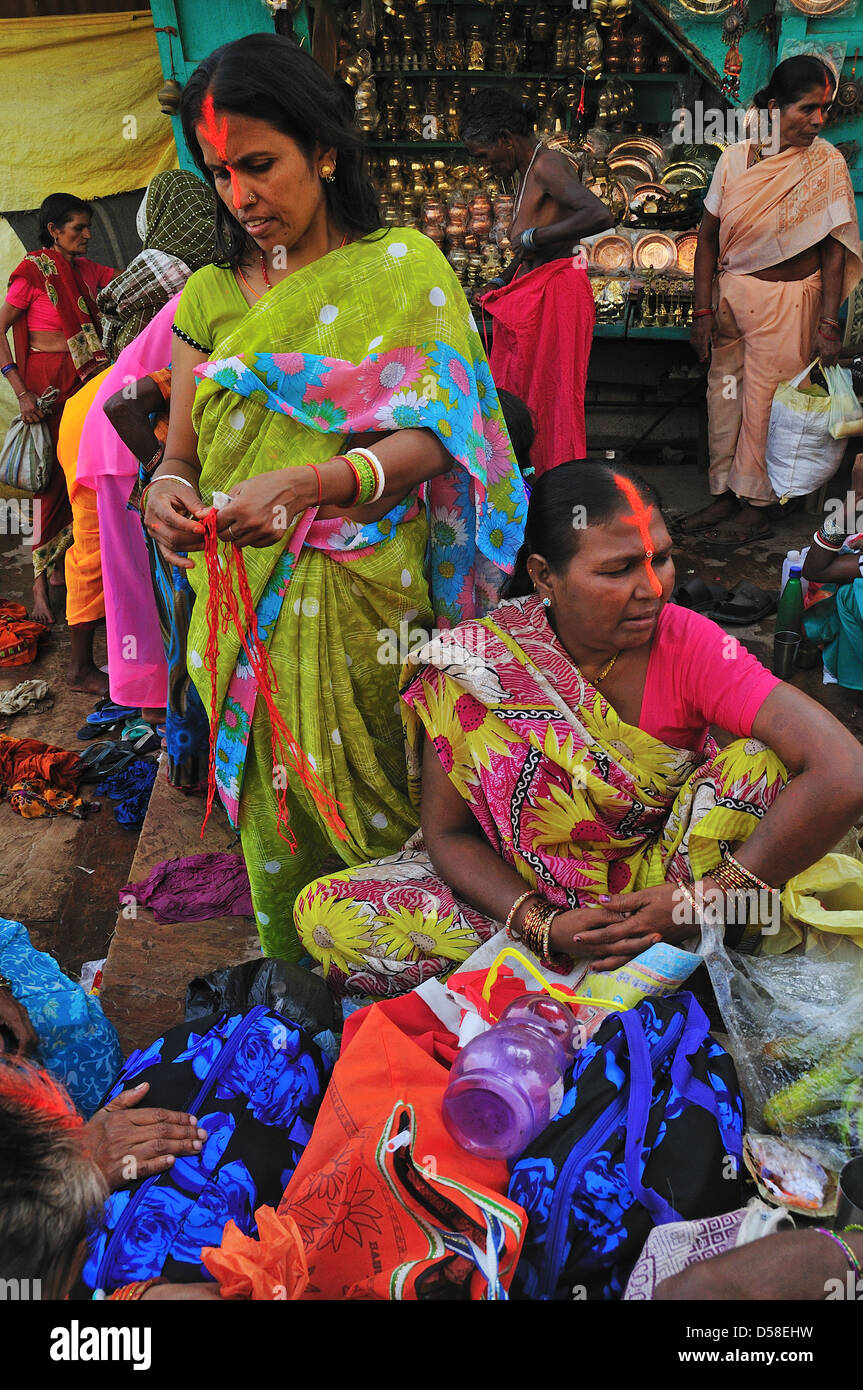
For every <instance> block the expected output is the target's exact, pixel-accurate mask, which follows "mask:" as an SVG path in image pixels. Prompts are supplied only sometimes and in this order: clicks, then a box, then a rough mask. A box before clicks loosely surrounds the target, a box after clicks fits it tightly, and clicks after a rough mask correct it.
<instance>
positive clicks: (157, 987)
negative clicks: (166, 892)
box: [102, 767, 261, 1052]
mask: <svg viewBox="0 0 863 1390" xmlns="http://www.w3.org/2000/svg"><path fill="white" fill-rule="evenodd" d="M204 807H205V802H204V798H203V797H200V796H185V795H183V794H182V793H180V792H177V791H175V790H174V789H173V788H172V787H170V786H169V785H168V782H167V779H166V777H165V773H164V768H163V767H160V769H159V775H158V776H157V778H156V782H155V785H154V787H153V793H152V795H151V797H150V805H149V808H148V810H147V818H146V820H145V821H144V826H143V829H142V831H141V837H140V839H139V841H138V849H137V852H136V854H135V859H134V862H133V864H132V867H131V870H130V873H129V876H128V879H126V880H124V883H125V882H129V883H139V882H140V881H141V880H142V879H145V878H146V877H147V875H148V874H149V873H150V871H151V870H152V869H154V868H155V867H156V865H157V864H161V863H163V862H164V861H165V860H167V859H178V858H184V857H185V856H187V855H191V854H204V853H208V852H210V853H218V852H220V851H221V852H224V851H228V852H230V853H233V854H237V855H239V853H240V844H239V839H238V837H237V836H236V835H235V834H234V832H233V830H232V829H231V827H230V826H229V824H228V820H227V817H226V815H225V813H224V811H223V810H222V808H221V807H220V806H219V803H218V799H217V800H216V804H215V805H214V807H213V814H212V815H211V817H210V820H209V823H208V825H207V829H206V831H205V832H204V838H203V839H201V838H200V835H201V823H202V821H203V818H204ZM122 886H123V884H120V885H119V887H121V888H122ZM260 954H261V947H260V943H259V941H258V933H257V930H256V928H255V923H254V918H252V917H217V918H213V919H211V920H209V921H205V922H179V923H175V924H165V925H163V926H158V925H157V924H156V922H155V921H154V918H153V914H152V912H151V911H150V910H149V908H146V907H140V906H137V905H128V906H122V907H120V909H119V911H118V913H117V919H116V927H115V931H114V936H113V939H112V941H111V949H110V951H109V953H108V960H107V963H106V965H105V973H104V980H103V985H102V1003H103V1005H104V1007H105V1012H106V1013H107V1015H108V1017H109V1018H110V1019H111V1022H112V1023H113V1024H114V1026H115V1027H116V1029H117V1032H118V1033H119V1034H120V1043H121V1045H122V1047H123V1050H124V1052H128V1051H129V1050H130V1049H131V1048H133V1047H146V1045H147V1044H148V1043H150V1042H152V1041H153V1039H154V1038H156V1037H158V1036H159V1035H160V1034H161V1033H163V1032H164V1031H165V1029H166V1028H171V1027H172V1026H173V1025H174V1024H175V1023H179V1022H180V1021H181V1020H182V1017H183V1001H184V998H185V993H186V985H187V984H188V982H189V981H190V980H192V979H194V978H195V976H196V975H206V974H207V973H208V972H209V971H211V970H217V969H219V968H220V967H222V966H226V965H239V964H241V962H242V961H244V960H251V959H252V958H253V957H254V956H260Z"/></svg>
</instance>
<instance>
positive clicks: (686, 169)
mask: <svg viewBox="0 0 863 1390" xmlns="http://www.w3.org/2000/svg"><path fill="white" fill-rule="evenodd" d="M659 178H660V182H661V183H664V184H665V185H666V187H668V186H669V185H671V184H675V185H676V186H677V187H678V188H706V187H707V185H708V184H709V182H710V177H709V175H708V173H707V170H706V169H702V167H701V165H700V164H694V163H689V162H687V163H684V162H683V161H682V160H681V162H680V163H679V164H669V166H668V168H667V169H665V170H664V171H663V172H662V173H661V174H660V176H659Z"/></svg>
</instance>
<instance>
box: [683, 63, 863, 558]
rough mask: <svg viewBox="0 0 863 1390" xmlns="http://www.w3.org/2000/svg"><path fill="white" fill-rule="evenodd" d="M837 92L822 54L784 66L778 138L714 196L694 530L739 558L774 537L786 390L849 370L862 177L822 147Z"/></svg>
mask: <svg viewBox="0 0 863 1390" xmlns="http://www.w3.org/2000/svg"><path fill="white" fill-rule="evenodd" d="M835 86H836V79H835V77H834V75H833V72H832V70H831V69H830V68H828V67H827V66H826V65H825V64H824V63H823V62H822V61H821V59H820V58H815V57H811V56H808V55H806V56H803V57H798V58H789V59H786V61H785V62H783V63H780V64H779V66H778V67H777V68H776V70H775V71H774V73H773V75H772V77H771V78H770V81H769V83H768V85H767V86H766V87H765V88H764V89H763V90H762V91H760V92H757V93H756V95H755V97H754V105H755V107H756V108H757V109H758V112H759V116H760V118H761V121H762V123H763V124H764V125H766V120H765V116H766V115H767V114H768V113H769V117H770V120H771V137H770V139H766V140H760V141H759V140H758V139H757V138H752V139H749V140H743V141H741V143H740V144H736V145H731V146H729V148H728V149H727V150H726V151H725V152H724V154H723V155H722V157H721V158H720V160H719V162H718V163H717V165H716V170H715V172H714V175H713V181H712V183H711V185H710V189H709V191H708V193H707V195H706V196H705V199H704V218H703V220H702V223H701V226H700V228H699V232H698V249H697V251H696V256H695V318H694V323H693V329H692V345H693V347H694V349H695V351H696V352H697V354H698V356H699V358H700V359H701V360H702V361H705V360H706V359H707V356H708V353H710V354H711V362H710V371H709V375H708V390H707V404H708V416H709V440H710V491H711V493H712V494H713V497H714V501H713V502H711V504H710V505H709V506H708V507H705V508H703V509H702V510H701V511H699V512H696V513H695V514H694V515H693V516H690V517H688V518H687V520H686V521H685V522H684V523H683V525H682V527H681V529H682V530H683V531H684V532H694V531H701V532H705V531H706V532H708V539H716V540H720V541H722V543H723V545H724V546H725V548H726V549H727V548H729V547H733V546H734V545H739V544H743V543H744V542H746V541H750V540H758V539H760V538H761V537H764V536H767V535H769V534H770V527H769V521H768V518H767V515H766V513H765V510H764V509H765V508H766V507H768V506H770V504H771V503H773V502H775V501H776V500H777V499H776V496H775V494H774V492H773V489H772V488H771V486H770V482H769V479H768V477H767V469H766V466H765V462H764V454H765V446H766V442H767V429H768V425H769V422H770V408H771V405H772V403H773V393H774V391H775V390H776V387H777V386H778V385H779V382H780V381H783V380H787V379H788V378H790V377H791V376H793V375H794V374H795V373H797V372H799V371H800V370H801V368H803V367H805V366H806V364H807V362H809V361H811V360H812V359H813V358H815V357H820V358H821V361H822V363H823V364H824V365H825V366H827V365H830V364H832V363H833V362H835V361H836V358H837V355H838V352H839V343H840V334H839V318H838V315H839V306H840V304H841V303H842V301H843V300H844V299H846V298H847V296H848V295H849V294H850V292H851V290H852V289H853V287H854V286H855V285H856V283H857V281H858V280H859V279H860V277H861V275H863V261H861V255H860V234H859V230H858V226H857V212H856V208H855V203H854V192H853V189H852V187H851V179H850V176H849V173H848V167H847V165H846V163H845V160H844V159H843V157H842V155H841V154H840V153H839V151H838V150H837V149H836V148H835V147H834V146H833V145H831V144H829V143H828V141H826V140H822V139H820V138H819V132H820V130H821V128H822V127H823V124H824V120H825V116H826V112H827V109H828V107H829V106H830V103H831V101H832V100H833V94H834V90H835ZM711 528H715V529H711Z"/></svg>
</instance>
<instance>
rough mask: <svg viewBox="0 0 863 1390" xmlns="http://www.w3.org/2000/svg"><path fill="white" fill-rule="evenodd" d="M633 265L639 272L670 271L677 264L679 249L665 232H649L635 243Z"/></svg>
mask: <svg viewBox="0 0 863 1390" xmlns="http://www.w3.org/2000/svg"><path fill="white" fill-rule="evenodd" d="M633 263H634V265H635V267H636V269H638V270H670V269H671V267H672V266H673V265H676V263H677V247H676V246H675V244H674V242H673V241H672V239H671V237H670V236H665V234H664V233H663V232H648V233H647V235H646V236H643V237H639V239H638V241H637V242H636V243H635V252H634V255H633Z"/></svg>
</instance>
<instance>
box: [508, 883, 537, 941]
mask: <svg viewBox="0 0 863 1390" xmlns="http://www.w3.org/2000/svg"><path fill="white" fill-rule="evenodd" d="M536 896H537V894H536V889H535V888H528V890H527V892H526V893H522V894H521V895H520V897H518V898H516V900H515V902H514V903H513V905H512V907H511V908H510V910H509V912H508V913H507V917H506V921H505V922H504V924H503V927H504V931H505V932H506V933H507V935H508V936H509V938H510V940H511V941H520V940H521V932H516V931H515V930H514V929H513V925H512V923H513V918H514V917H515V914H516V913H517V912H518V909H519V908H520V907H521V905H522V903H525V902H527V900H528V898H534V897H536Z"/></svg>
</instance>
